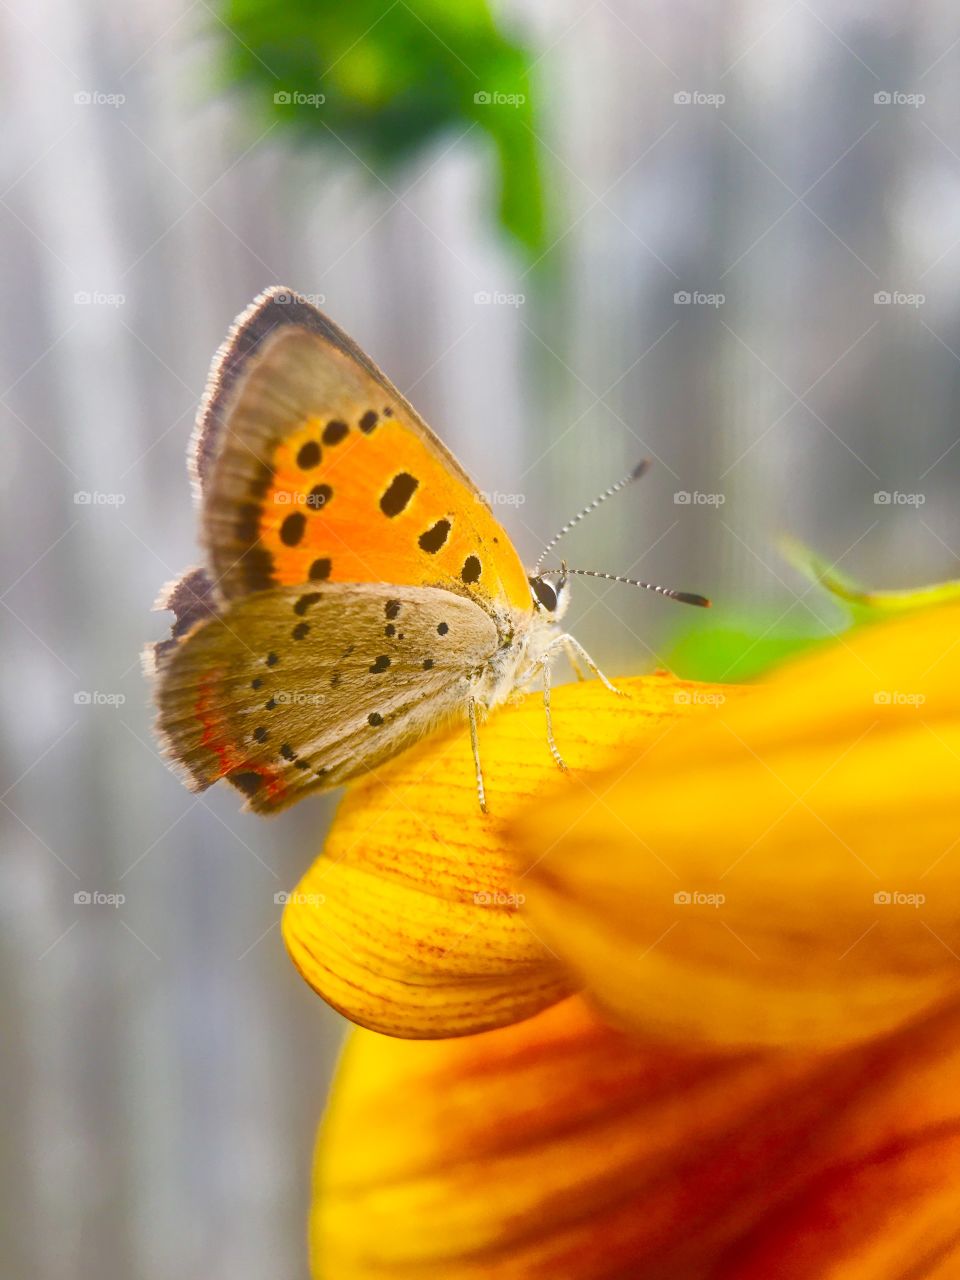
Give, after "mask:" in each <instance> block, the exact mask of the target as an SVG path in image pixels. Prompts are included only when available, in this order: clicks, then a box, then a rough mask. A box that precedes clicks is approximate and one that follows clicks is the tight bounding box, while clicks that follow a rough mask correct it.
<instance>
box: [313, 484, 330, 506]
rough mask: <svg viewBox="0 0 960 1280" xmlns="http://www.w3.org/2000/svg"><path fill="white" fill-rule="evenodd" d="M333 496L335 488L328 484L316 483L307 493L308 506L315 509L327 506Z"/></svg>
mask: <svg viewBox="0 0 960 1280" xmlns="http://www.w3.org/2000/svg"><path fill="white" fill-rule="evenodd" d="M332 497H333V490H332V489H331V488H330V486H329V485H328V484H315V485H314V486H313V488H312V489H311V490H310V492H309V493H308V494H307V506H308V507H310V508H311V509H312V510H314V511H319V510H320V508H321V507H325V506H326V505H327V503H328V502H329V501H330V499H331V498H332Z"/></svg>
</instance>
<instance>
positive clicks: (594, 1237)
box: [311, 998, 960, 1280]
mask: <svg viewBox="0 0 960 1280" xmlns="http://www.w3.org/2000/svg"><path fill="white" fill-rule="evenodd" d="M958 1026H960V1009H958V1007H957V1005H956V1004H952V1005H950V1006H948V1007H945V1008H944V1009H943V1010H941V1011H940V1012H939V1013H938V1014H937V1016H936V1017H933V1018H930V1019H928V1020H926V1021H924V1022H921V1023H918V1024H914V1025H912V1026H909V1027H907V1028H904V1029H902V1030H901V1031H899V1032H897V1033H896V1034H894V1035H892V1036H891V1037H889V1038H887V1039H885V1040H880V1041H877V1042H873V1043H870V1044H868V1045H867V1046H864V1047H860V1048H857V1049H855V1050H853V1051H846V1052H835V1053H832V1054H829V1055H822V1054H821V1055H811V1054H806V1055H803V1054H798V1053H796V1052H792V1053H790V1054H783V1053H772V1052H769V1051H767V1052H761V1053H758V1052H751V1053H748V1054H746V1053H741V1054H736V1055H734V1054H729V1053H727V1054H716V1053H715V1054H712V1055H711V1054H709V1053H705V1052H703V1051H701V1052H699V1053H695V1052H694V1053H692V1052H687V1051H685V1050H682V1049H679V1048H676V1047H663V1046H661V1047H659V1048H653V1047H651V1046H649V1045H644V1044H643V1043H642V1042H640V1041H637V1040H634V1039H631V1038H630V1037H629V1036H626V1035H624V1034H622V1033H619V1032H617V1031H614V1030H612V1029H611V1028H609V1027H607V1026H605V1025H603V1024H602V1023H601V1022H599V1021H598V1020H597V1019H596V1018H595V1017H594V1016H593V1015H591V1014H590V1012H589V1010H588V1009H587V1007H586V1006H585V1005H584V1004H583V1003H582V1002H581V1001H580V1000H579V999H576V998H574V999H571V1000H568V1001H565V1002H564V1003H563V1004H561V1005H559V1006H557V1007H556V1008H554V1009H551V1010H549V1011H547V1012H546V1013H543V1014H540V1015H539V1016H538V1017H536V1018H534V1019H531V1020H529V1021H527V1022H525V1023H522V1024H520V1025H517V1026H513V1027H509V1028H504V1029H502V1030H500V1031H495V1032H490V1033H487V1034H485V1035H480V1036H475V1037H471V1038H469V1039H465V1040H459V1041H445V1042H441V1043H436V1044H411V1043H405V1042H403V1041H387V1040H384V1039H383V1038H382V1037H379V1036H375V1035H372V1034H370V1033H368V1032H358V1033H355V1034H354V1036H353V1037H352V1038H351V1040H350V1042H349V1045H348V1049H347V1051H346V1054H345V1056H344V1059H343V1062H342V1064H341V1068H340V1071H339V1073H338V1076H337V1081H336V1084H335V1087H334V1091H333V1095H332V1098H331V1101H330V1104H329V1108H328V1112H327V1117H326V1119H325V1122H324V1124H323V1126H322V1127H321V1131H320V1135H319V1138H318V1145H317V1156H316V1163H315V1181H314V1201H313V1209H312V1214H311V1254H312V1264H313V1270H314V1274H315V1275H316V1276H317V1277H318V1280H319V1278H320V1277H323V1278H324V1280H328V1278H330V1277H336V1280H481V1278H483V1280H493V1278H494V1277H495V1278H496V1280H548V1278H549V1280H555V1278H556V1277H562V1278H563V1280H625V1277H632V1278H633V1280H667V1278H670V1280H673V1278H674V1277H679V1276H684V1277H690V1278H691V1280H694V1278H696V1280H705V1277H707V1276H709V1277H711V1278H712V1280H761V1277H764V1280H766V1277H772V1276H776V1277H778V1280H825V1278H829V1280H877V1278H878V1277H881V1276H892V1275H907V1274H917V1275H919V1274H920V1268H919V1266H916V1270H913V1271H912V1270H911V1269H910V1268H911V1265H915V1264H917V1263H918V1262H923V1261H926V1262H933V1261H937V1262H940V1263H943V1262H944V1260H945V1259H946V1258H947V1257H948V1256H950V1257H952V1259H953V1262H954V1264H957V1250H958V1247H960V1246H958V1244H957V1230H956V1221H957V1219H956V1213H957V1209H958V1207H960V1192H958V1191H957V1187H958V1185H960V1179H958V1176H957V1175H958V1173H960V1123H958V1121H960V1048H958V1044H960V1039H958V1036H957V1028H958ZM951 1251H952V1252H951ZM923 1274H927V1273H926V1272H924V1273H923ZM931 1274H933V1271H932V1268H931ZM936 1274H937V1275H938V1276H939V1275H940V1274H941V1273H940V1272H936ZM942 1274H943V1276H947V1275H953V1274H955V1272H953V1271H950V1270H949V1269H948V1270H945V1271H944V1272H943V1273H942Z"/></svg>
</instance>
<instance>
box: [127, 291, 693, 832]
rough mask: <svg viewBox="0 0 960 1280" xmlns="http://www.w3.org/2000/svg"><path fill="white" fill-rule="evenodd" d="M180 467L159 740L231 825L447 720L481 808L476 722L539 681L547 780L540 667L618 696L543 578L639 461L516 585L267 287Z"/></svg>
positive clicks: (426, 434)
mask: <svg viewBox="0 0 960 1280" xmlns="http://www.w3.org/2000/svg"><path fill="white" fill-rule="evenodd" d="M191 458H192V460H191V469H192V475H193V480H194V487H195V490H196V493H197V495H198V497H199V508H200V535H201V541H202V545H203V548H204V552H205V565H204V567H202V568H197V569H193V570H191V571H189V572H188V573H187V574H186V575H185V576H184V577H183V578H181V579H180V580H179V581H178V582H176V583H174V584H172V585H171V586H169V587H168V588H166V589H165V590H164V593H163V595H162V596H161V598H160V600H159V602H158V607H162V608H166V609H170V610H172V612H173V613H174V615H175V621H174V623H173V628H172V633H171V636H170V638H169V639H167V640H163V641H161V642H159V643H158V644H155V645H153V646H151V647H150V649H149V651H148V656H149V663H148V665H149V668H150V671H151V672H152V674H153V675H154V677H155V688H156V700H157V704H158V708H159V715H158V719H157V732H158V735H159V738H160V740H161V742H162V744H163V746H164V749H165V751H166V753H167V754H168V756H169V757H170V758H171V759H172V760H173V761H174V762H175V764H176V766H178V767H179V768H180V770H181V771H182V773H183V774H184V776H185V780H186V782H187V784H188V785H189V786H190V787H191V788H193V789H195V790H202V789H204V788H206V787H208V786H210V785H211V784H212V783H214V782H216V781H218V780H219V779H221V778H225V779H226V780H227V781H228V782H230V783H232V784H233V785H234V786H235V787H237V788H238V789H239V790H240V791H241V792H242V793H243V794H244V795H245V796H246V798H247V807H248V808H252V809H254V810H256V811H258V812H261V813H269V812H273V811H275V810H279V809H281V808H283V807H285V806H286V805H289V804H291V803H293V802H294V801H296V800H298V799H300V798H301V797H302V796H304V795H307V794H309V793H311V792H315V791H319V790H325V789H328V788H331V787H335V786H338V785H339V784H341V783H343V782H346V781H347V780H348V779H350V778H353V777H355V776H357V775H359V774H361V773H365V772H367V771H368V770H370V769H373V768H375V767H376V766H377V765H378V764H380V763H381V762H383V761H384V760H386V759H388V758H390V757H391V756H394V755H396V754H397V753H398V752H400V751H402V750H404V748H406V747H408V746H410V745H412V744H413V743H414V742H416V741H418V740H419V739H420V738H421V737H423V735H424V734H427V733H429V732H431V731H432V730H433V729H434V728H436V727H437V726H439V725H441V724H443V723H445V722H449V721H450V720H452V719H454V718H455V717H457V716H460V717H462V718H463V719H464V720H465V722H466V724H467V725H468V726H469V731H470V739H471V744H472V750H473V755H474V761H475V765H476V778H477V794H478V799H479V803H480V806H481V808H483V809H486V796H485V792H484V784H483V772H482V769H481V765H480V752H479V734H478V721H479V720H480V719H481V717H482V715H483V714H484V713H486V712H487V711H489V710H490V709H491V708H493V707H495V706H497V705H498V704H500V703H503V702H505V701H506V700H507V699H509V698H510V697H511V695H513V694H514V693H515V692H516V691H518V690H523V689H526V688H527V687H528V686H530V685H531V684H532V683H533V682H534V681H535V680H537V679H539V680H541V681H542V685H543V695H544V708H545V714H546V735H547V743H548V746H549V749H550V751H551V753H552V755H553V757H554V759H555V760H556V762H557V764H558V766H560V767H561V768H563V767H564V766H563V758H562V756H561V755H560V752H559V750H558V748H557V745H556V742H555V741H554V736H553V729H552V724H551V718H550V676H549V672H550V662H551V660H552V659H553V658H554V657H556V656H557V655H558V654H559V653H560V652H561V651H565V652H566V653H567V655H568V656H569V657H570V659H571V661H573V662H574V664H575V665H576V664H577V660H578V659H579V660H582V662H583V663H584V664H585V665H586V666H587V667H589V669H590V670H591V671H593V672H594V673H595V674H596V675H597V676H598V677H599V678H600V679H601V680H603V681H604V683H605V684H607V685H608V687H610V688H611V689H612V690H613V691H614V692H616V690H615V689H614V686H613V685H612V684H610V682H609V681H608V680H607V679H606V677H605V676H604V675H603V673H602V672H601V671H600V670H599V668H598V667H597V666H596V664H595V663H594V662H593V660H592V659H591V658H590V656H589V655H588V654H587V653H586V652H585V651H584V649H583V648H582V646H581V645H580V644H578V642H577V641H576V640H575V639H574V638H573V637H572V636H570V635H568V634H567V633H566V632H565V631H564V630H563V629H562V627H561V626H560V621H561V619H562V618H563V616H564V613H565V611H566V608H567V605H568V603H569V591H568V586H569V576H570V574H572V573H575V572H581V573H589V572H590V571H586V570H570V571H567V570H566V568H565V566H561V568H560V569H545V570H541V569H540V567H539V566H540V564H541V563H542V561H543V559H544V557H545V556H546V554H547V552H549V551H550V550H551V549H552V547H553V546H554V545H555V544H556V542H557V541H558V540H559V538H560V537H561V536H562V535H563V534H564V533H565V532H566V531H567V530H568V529H569V528H571V527H572V526H573V525H574V524H575V523H576V522H577V521H578V520H579V519H581V518H582V517H583V516H584V515H585V514H586V513H587V512H588V511H590V510H592V509H594V508H595V507H596V506H597V505H598V504H599V502H601V501H603V500H604V499H605V498H606V497H608V496H610V494H612V493H614V492H617V491H618V490H619V489H621V488H622V487H624V485H626V484H628V483H630V482H631V481H632V480H634V479H636V478H637V476H639V474H640V473H641V472H642V471H643V469H644V468H645V465H646V464H641V465H640V466H639V467H637V468H635V469H634V470H633V471H632V472H631V473H630V475H629V476H626V477H624V479H623V480H622V481H619V482H618V483H617V484H616V485H613V486H611V487H610V489H608V490H607V491H606V493H605V494H603V495H601V496H600V498H599V499H596V500H595V501H594V502H593V503H591V504H590V505H589V506H588V507H586V508H584V510H583V511H581V512H580V513H578V515H577V516H576V517H574V519H573V520H572V521H569V522H568V523H567V524H566V525H565V526H564V527H563V529H562V530H561V531H560V533H559V534H558V535H557V537H556V538H554V539H553V540H552V541H551V543H550V544H548V546H547V548H546V549H545V551H544V553H543V555H542V556H541V557H540V560H539V561H538V563H537V566H536V567H535V568H534V569H533V570H531V571H528V570H527V569H525V568H524V565H523V563H522V561H521V559H520V556H519V555H518V553H517V551H516V549H515V547H514V545H513V543H512V541H511V540H510V538H509V536H508V534H507V533H506V531H505V529H504V528H503V527H502V526H501V525H500V523H499V522H498V521H497V520H496V518H495V517H494V515H493V512H492V510H491V508H490V507H489V505H488V504H487V502H486V501H485V500H484V497H483V495H482V494H481V493H480V491H479V490H478V489H477V488H476V486H475V485H474V484H473V482H472V481H471V480H470V478H469V476H468V475H467V474H466V473H465V472H464V470H463V469H462V468H461V467H460V465H459V463H458V462H457V461H456V459H455V458H454V457H453V455H452V454H451V453H450V452H449V451H448V450H447V449H446V448H445V447H444V445H443V444H442V443H441V442H440V440H439V439H438V438H437V437H436V436H435V435H434V433H433V432H432V431H431V430H430V428H429V427H428V426H427V425H426V423H425V422H424V421H423V420H422V419H421V418H420V417H419V416H418V414H417V413H416V411H415V410H414V409H413V407H412V406H411V405H410V404H409V403H408V402H407V401H406V400H405V399H404V397H403V396H402V395H401V394H400V392H399V391H398V390H397V389H396V387H394V386H393V385H392V383H390V382H389V381H388V379H387V378H386V377H385V376H384V375H383V374H382V373H381V372H380V370H379V369H378V368H377V367H376V365H375V364H374V363H373V362H372V361H371V359H370V358H369V357H368V356H367V355H365V354H364V352H363V351H361V349H360V348H359V347H358V346H357V345H356V343H354V342H353V341H351V339H350V338H348V337H347V336H346V334H344V333H343V332H342V331H341V330H340V329H338V328H337V326H336V325H335V324H333V323H332V322H331V321H330V320H329V319H327V317H326V316H325V315H323V314H322V313H321V312H320V311H318V310H317V309H316V308H315V307H313V306H312V305H310V304H309V303H308V302H306V301H305V300H304V299H302V298H300V297H298V296H297V295H296V294H294V293H292V292H291V291H290V290H289V289H280V288H274V289H268V290H267V291H266V292H265V293H263V294H261V295H260V296H259V297H258V298H257V299H255V301H254V302H253V303H251V305H250V306H249V307H248V308H247V310H246V311H244V312H243V313H242V315H240V316H239V318H238V319H237V320H236V321H235V323H234V325H233V327H232V329H231V330H230V333H229V335H228V337H227V339H226V341H225V343H224V344H223V346H221V348H220V350H219V351H218V353H217V355H216V356H215V358H214V361H213V365H212V367H211V371H210V376H209V380H208V383H207V388H206V391H205V394H204V397H203V400H202V403H201V406H200V410H199V414H198V418H197V427H196V430H195V433H194V439H193V443H192V454H191ZM548 575H555V576H556V577H557V581H556V583H555V584H554V583H552V582H550V581H548ZM593 576H598V577H604V578H608V579H611V580H618V581H632V580H631V579H618V578H616V577H615V575H611V574H594V575H593ZM634 585H637V586H643V587H649V588H650V589H652V590H655V591H659V592H661V593H662V594H665V595H669V596H672V597H674V598H675V599H679V600H683V601H685V602H687V603H692V604H706V603H708V602H707V601H706V600H705V599H704V598H703V597H702V596H697V595H693V594H691V593H686V592H674V591H671V590H669V589H667V588H662V587H656V586H653V584H649V583H635V584H634ZM578 674H581V672H580V671H579V669H578Z"/></svg>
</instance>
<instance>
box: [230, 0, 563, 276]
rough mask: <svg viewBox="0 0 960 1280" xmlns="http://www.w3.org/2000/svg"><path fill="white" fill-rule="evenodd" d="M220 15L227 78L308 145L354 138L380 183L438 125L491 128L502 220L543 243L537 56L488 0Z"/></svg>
mask: <svg viewBox="0 0 960 1280" xmlns="http://www.w3.org/2000/svg"><path fill="white" fill-rule="evenodd" d="M219 15H220V17H221V19H222V25H221V24H219V23H218V24H217V27H216V28H215V29H216V30H218V31H219V32H220V33H221V34H222V37H223V47H224V56H225V61H226V67H227V76H228V81H229V82H230V83H231V84H233V85H236V86H239V87H240V88H241V89H242V90H243V91H244V93H245V94H246V96H247V97H248V98H249V99H250V100H251V102H252V103H253V105H254V108H255V110H256V111H257V112H258V114H259V115H261V116H263V117H264V118H265V119H267V120H271V121H275V122H276V123H277V124H279V125H280V126H281V127H282V129H283V130H284V131H285V132H286V133H288V134H290V135H296V136H299V137H300V138H301V139H303V140H305V141H306V142H307V143H309V144H310V145H316V146H318V147H323V148H325V149H328V150H329V149H331V148H333V149H336V148H338V147H339V148H340V149H341V150H342V149H343V148H344V147H346V148H349V151H350V152H353V153H354V155H355V157H356V159H357V160H359V161H360V162H361V163H362V164H363V165H366V166H368V167H369V168H370V169H371V170H372V171H373V172H372V174H371V180H373V181H376V177H375V176H374V175H377V176H379V175H380V174H381V173H382V174H383V176H384V180H385V181H387V182H390V183H391V185H392V184H393V182H394V181H395V178H394V177H393V175H394V173H395V171H396V170H397V169H399V167H400V166H401V165H403V164H404V163H406V162H407V161H409V160H410V158H411V157H412V156H414V155H415V154H416V153H417V152H418V151H420V150H421V149H422V148H424V147H425V146H426V145H428V144H430V143H431V142H433V141H435V140H436V139H437V138H439V137H440V136H441V135H452V136H453V137H454V138H455V137H456V136H457V135H458V134H459V135H465V134H471V135H473V136H475V137H477V138H479V137H483V136H484V135H486V137H487V138H488V139H489V141H490V143H491V144H492V152H493V158H494V162H495V163H496V166H497V171H498V184H497V185H498V195H497V207H498V216H499V220H500V223H501V225H502V226H503V227H504V228H505V229H506V230H507V231H508V232H509V233H510V234H511V235H512V236H513V237H515V239H516V240H518V241H519V242H520V243H521V244H522V245H523V246H525V247H526V249H528V250H529V251H531V253H534V252H536V251H537V250H538V249H540V248H541V247H542V245H543V243H544V210H543V195H542V187H541V181H540V157H539V148H538V145H537V142H536V137H535V134H534V132H533V129H534V120H533V106H532V101H531V84H530V72H529V57H528V55H527V53H526V51H525V50H524V49H523V48H522V47H521V46H520V45H519V44H518V43H516V42H514V41H512V40H511V39H509V38H508V37H507V36H506V35H504V34H503V33H502V32H501V31H499V30H498V28H497V26H496V24H495V23H494V21H493V18H492V16H491V13H490V10H489V8H488V6H487V3H486V0H457V3H454V4H450V3H448V2H447V0H397V2H396V3H394V4H392V5H389V4H388V5H384V4H383V2H382V0H350V2H349V3H346V4H345V3H342V0H340V2H339V3H337V2H335V0H282V2H281V3H275V0H223V3H222V4H221V5H220V9H219ZM321 98H322V101H320V100H319V99H321ZM348 154H349V153H348Z"/></svg>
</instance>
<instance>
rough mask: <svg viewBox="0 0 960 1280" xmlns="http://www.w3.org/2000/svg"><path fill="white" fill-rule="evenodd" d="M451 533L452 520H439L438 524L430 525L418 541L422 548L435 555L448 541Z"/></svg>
mask: <svg viewBox="0 0 960 1280" xmlns="http://www.w3.org/2000/svg"><path fill="white" fill-rule="evenodd" d="M449 534H450V521H449V520H438V521H437V523H436V524H433V525H431V526H430V528H429V529H427V530H426V531H425V532H424V533H421V535H420V537H419V538H418V542H419V543H420V546H421V548H422V550H424V551H427V552H429V553H430V555H432V556H434V555H436V554H437V552H438V551H439V550H440V548H441V547H442V546H443V544H444V543H445V542H446V540H447V538H448V537H449Z"/></svg>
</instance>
